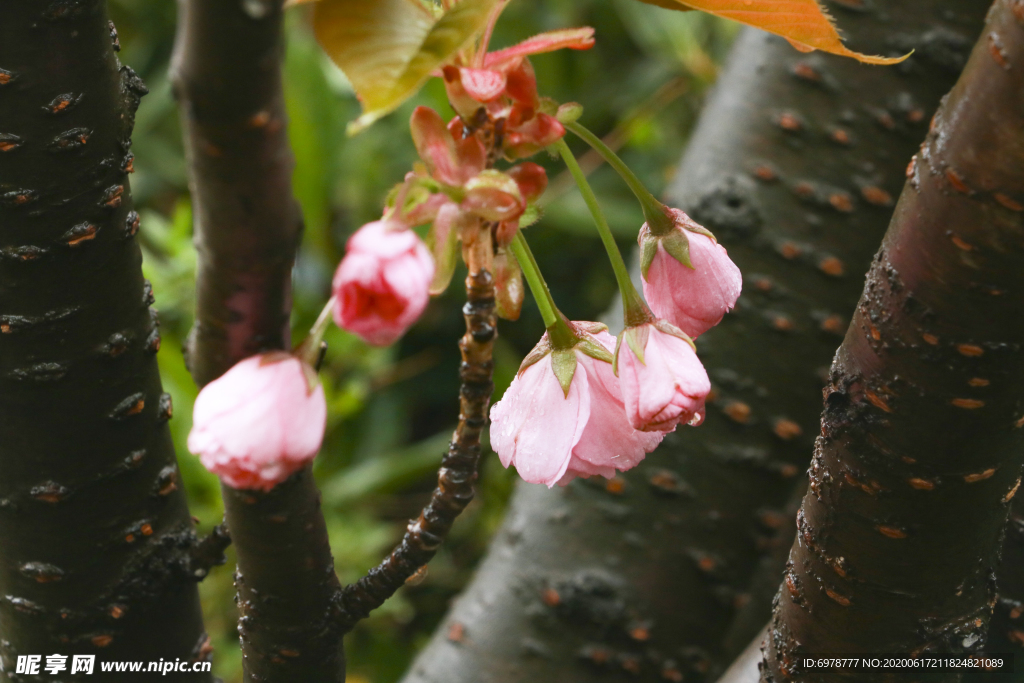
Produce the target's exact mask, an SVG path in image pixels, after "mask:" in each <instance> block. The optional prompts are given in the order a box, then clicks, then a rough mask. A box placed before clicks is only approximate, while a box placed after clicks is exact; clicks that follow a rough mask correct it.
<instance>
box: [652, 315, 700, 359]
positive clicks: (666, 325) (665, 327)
mask: <svg viewBox="0 0 1024 683" xmlns="http://www.w3.org/2000/svg"><path fill="white" fill-rule="evenodd" d="M654 326H655V327H656V328H658V331H659V332H664V333H665V334H669V335H672V336H673V337H679V338H680V339H682V340H683V341H684V342H686V343H687V344H689V345H690V348H692V349H693V350H694V351H696V350H697V345H696V344H694V343H693V339H691V338H690V335H688V334H686V333H685V332H683V331H682V330H681V329H679V328H678V327H676V326H675V325H673V324H672V323H670V322H669V321H667V320H658V321H657V322H655V323H654Z"/></svg>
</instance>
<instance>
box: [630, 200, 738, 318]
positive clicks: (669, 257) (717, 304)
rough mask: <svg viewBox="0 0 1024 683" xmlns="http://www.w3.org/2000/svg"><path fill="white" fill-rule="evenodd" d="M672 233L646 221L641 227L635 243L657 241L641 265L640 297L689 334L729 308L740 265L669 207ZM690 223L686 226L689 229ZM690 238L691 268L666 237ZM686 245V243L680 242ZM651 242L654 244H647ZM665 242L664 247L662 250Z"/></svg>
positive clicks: (734, 297) (736, 296)
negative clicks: (655, 229)
mask: <svg viewBox="0 0 1024 683" xmlns="http://www.w3.org/2000/svg"><path fill="white" fill-rule="evenodd" d="M669 211H670V212H671V215H672V218H673V219H674V222H675V227H674V230H675V231H676V234H671V233H670V234H669V235H667V236H659V235H653V234H651V232H650V228H649V227H648V225H647V223H644V225H643V227H642V228H641V229H640V237H639V242H640V244H641V245H644V243H645V242H647V241H649V240H657V245H656V249H657V251H655V252H654V254H653V259H651V260H650V261H649V263H646V264H645V271H646V272H645V273H644V277H643V279H642V281H643V288H644V297H645V298H646V299H647V303H648V304H649V305H650V307H651V310H652V311H654V314H655V315H657V316H658V317H659V318H664V319H665V320H668V321H669V322H670V323H672V324H673V325H675V326H676V327H678V328H679V329H681V330H682V331H683V332H685V333H686V334H688V335H690V337H697V336H698V335H701V334H703V333H704V332H707V331H708V330H709V329H711V328H712V327H714V326H715V325H717V324H718V323H720V322H721V321H722V318H723V316H725V314H726V312H728V311H730V310H732V308H733V306H735V305H736V300H737V299H738V298H739V296H740V291H741V289H742V287H743V277H742V275H741V274H740V269H739V268H737V267H736V264H735V263H733V262H732V260H731V259H730V258H729V254H728V253H727V252H726V250H725V247H723V246H722V245H721V244H718V243H717V242H716V241H715V240H714V239H713V238H711V237H708V236H707V235H706V234H703V232H696V231H694V230H693V228H696V229H698V230H701V231H703V228H701V227H700V226H699V225H697V224H696V223H694V222H693V221H692V220H691V219H690V217H689V216H687V215H686V214H685V213H683V212H682V211H680V210H679V209H669ZM688 228H689V229H688ZM680 238H682V239H683V240H686V241H688V242H689V248H688V251H689V260H690V263H691V264H692V265H693V268H690V267H689V266H687V265H686V264H684V263H682V262H680V260H679V259H678V258H676V256H675V255H673V254H672V253H670V249H671V247H672V245H671V244H669V241H670V240H677V242H678V241H680ZM684 244H685V243H684ZM651 246H652V247H654V245H651ZM666 247H669V249H667V248H666Z"/></svg>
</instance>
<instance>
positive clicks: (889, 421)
mask: <svg viewBox="0 0 1024 683" xmlns="http://www.w3.org/2000/svg"><path fill="white" fill-rule="evenodd" d="M983 36H984V37H983V38H982V40H980V41H979V43H978V45H977V46H976V47H975V49H974V52H973V54H972V56H971V59H970V61H969V62H968V64H967V67H966V68H965V70H964V73H963V76H962V77H961V79H960V81H959V82H958V83H957V85H956V87H955V88H954V89H953V91H952V93H950V95H949V97H948V98H947V99H946V100H945V102H944V104H943V107H942V109H940V111H939V113H938V114H937V116H936V118H935V121H934V123H933V125H932V128H931V132H930V133H929V136H928V139H927V141H926V142H925V144H924V146H923V147H922V149H921V152H920V154H919V155H918V157H917V159H916V162H915V163H914V164H912V165H911V167H910V168H909V169H908V181H907V185H906V188H905V189H904V192H903V195H902V197H901V199H900V203H899V205H898V206H897V208H896V213H895V216H894V218H893V222H892V225H891V227H890V230H889V232H888V233H887V235H886V239H885V241H884V243H883V245H882V248H881V250H880V251H879V253H878V255H877V256H876V257H875V261H874V263H873V265H872V268H871V271H870V272H869V274H868V279H867V284H866V286H865V289H864V295H863V297H862V298H861V302H860V304H859V305H858V308H857V312H856V314H855V316H854V319H853V321H852V323H851V325H850V328H849V331H848V332H847V335H846V339H845V340H844V342H843V345H842V346H841V347H840V349H839V351H838V353H837V354H836V358H835V361H834V363H833V366H832V371H831V378H830V384H829V386H828V387H827V388H826V390H825V410H824V413H823V416H822V420H821V425H822V427H821V436H820V437H819V438H818V440H817V444H816V447H815V455H814V459H813V461H812V464H811V468H810V485H809V491H808V494H807V496H806V497H805V498H804V503H803V508H802V510H801V512H800V514H799V515H798V518H797V529H798V531H797V534H798V540H797V542H796V543H794V545H793V549H792V552H791V555H790V563H789V565H788V566H787V572H786V576H785V579H784V581H783V583H782V587H781V588H780V592H779V597H778V599H777V601H776V608H775V613H774V616H773V618H772V622H771V627H772V632H771V634H770V636H769V638H768V640H767V644H766V653H765V667H764V668H763V669H762V680H764V681H816V682H818V681H840V680H864V678H865V672H863V671H853V670H843V669H828V670H818V669H813V670H812V669H806V668H803V667H802V664H801V663H802V657H803V655H805V654H809V653H871V652H875V653H918V652H954V653H956V652H977V651H980V650H981V649H982V647H983V645H984V642H985V637H986V633H987V627H988V621H989V618H990V616H991V613H992V607H993V604H994V603H995V599H996V596H995V569H996V567H997V566H998V559H999V549H1000V545H1001V543H1002V538H1003V532H1004V528H1005V525H1006V519H1007V513H1008V511H1009V507H1010V501H1011V500H1012V499H1013V497H1014V495H1015V494H1016V493H1017V489H1018V487H1019V485H1020V479H1021V464H1022V460H1024V393H1022V391H1021V389H1020V380H1021V377H1022V376H1024V352H1022V350H1021V347H1022V344H1024V297H1022V296H1021V294H1022V291H1024V164H1022V162H1021V159H1022V158H1024V128H1022V127H1021V122H1022V121H1024V71H1022V68H1024V3H1022V2H1020V0H998V1H997V2H996V3H995V6H994V7H993V10H992V12H991V13H990V15H989V21H988V24H987V26H986V27H985V31H984V34H983ZM887 674H888V678H887V679H886V680H891V681H912V680H920V679H921V678H922V675H921V672H920V671H919V670H915V669H913V668H906V669H899V670H892V671H888V672H887ZM960 677H961V672H960V671H959V670H946V671H942V672H940V673H938V674H936V675H935V676H934V677H933V678H929V679H928V680H942V681H958V680H960Z"/></svg>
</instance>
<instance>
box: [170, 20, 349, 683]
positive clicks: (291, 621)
mask: <svg viewBox="0 0 1024 683" xmlns="http://www.w3.org/2000/svg"><path fill="white" fill-rule="evenodd" d="M282 4H283V0H246V1H244V2H239V1H237V0H181V2H180V3H179V7H180V15H181V16H180V19H179V31H178V36H177V42H176V45H175V53H174V62H173V66H172V71H173V77H174V83H175V90H176V94H177V97H178V99H179V102H180V104H181V110H182V121H183V123H184V128H185V131H186V138H185V142H186V149H187V152H188V157H189V172H190V178H191V182H190V185H191V190H192V201H193V205H194V207H195V216H196V224H195V244H196V249H197V251H198V254H199V272H198V275H197V283H196V299H197V301H196V324H195V327H194V329H193V330H192V334H191V336H190V339H189V342H188V349H187V359H188V362H189V367H190V369H191V371H192V376H193V377H194V378H195V380H196V383H197V384H199V385H200V386H203V385H205V384H206V383H208V382H210V381H212V380H214V379H216V378H217V377H219V376H220V375H222V374H223V373H224V372H226V371H227V370H228V369H230V368H231V366H233V365H234V364H235V363H237V362H239V361H241V360H243V359H245V358H248V357H249V356H252V355H254V354H257V353H260V352H263V351H269V350H287V349H290V347H291V334H290V328H289V318H290V315H291V271H292V266H293V264H294V262H295V253H296V250H297V248H298V243H299V239H300V237H301V234H302V217H301V214H300V211H299V208H298V204H297V203H296V201H295V199H294V198H293V196H292V187H291V174H292V166H293V159H292V154H291V150H290V149H289V147H288V139H287V132H286V126H285V106H284V94H283V91H282V86H281V68H280V63H281V59H282V57H283V43H282V36H281V21H282ZM222 491H223V495H224V508H225V519H226V521H227V525H228V529H229V530H230V534H231V537H232V540H233V542H234V544H235V550H236V555H237V557H238V568H237V572H236V575H235V583H236V586H237V588H238V602H239V610H240V612H241V617H240V620H239V627H238V628H239V635H240V638H241V642H242V655H243V668H244V672H245V680H246V681H254V682H255V681H268V682H275V681H280V682H282V683H286V682H291V681H300V680H308V681H318V682H322V683H330V682H332V681H335V682H339V683H340V682H341V681H344V680H345V656H344V649H343V647H342V639H341V629H340V625H339V623H338V619H337V616H338V609H337V607H336V606H335V601H336V598H337V595H338V592H339V591H340V589H341V586H340V583H339V582H338V578H337V576H336V575H335V573H334V559H333V557H332V556H331V550H330V545H329V543H328V538H327V528H326V525H325V523H324V518H323V513H322V511H321V509H320V493H319V491H318V490H317V488H316V484H315V483H314V481H313V476H312V471H311V469H310V468H308V467H307V468H305V469H304V470H302V471H301V472H299V473H297V474H296V475H294V476H293V477H292V478H290V479H289V480H288V481H287V482H285V483H283V484H281V485H280V486H278V487H277V488H275V489H274V490H272V491H270V492H269V493H263V492H259V491H239V490H235V489H232V488H231V487H229V486H226V485H225V486H223V487H222Z"/></svg>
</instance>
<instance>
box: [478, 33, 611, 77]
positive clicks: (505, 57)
mask: <svg viewBox="0 0 1024 683" xmlns="http://www.w3.org/2000/svg"><path fill="white" fill-rule="evenodd" d="M593 46H594V29H592V28H590V27H589V26H584V27H582V28H567V29H562V30H560V31H548V32H546V33H539V34H537V35H535V36H533V37H532V38H527V39H526V40H524V41H523V42H521V43H518V44H516V45H513V46H512V47H507V48H505V49H504V50H497V51H495V52H489V53H488V54H487V56H486V57H485V58H484V66H485V67H487V68H489V69H501V68H504V67H506V66H508V64H510V63H512V62H514V61H515V60H516V59H518V58H520V57H525V56H527V55H537V54H541V53H543V52H554V51H555V50H561V49H563V48H569V49H571V50H589V49H590V48H592V47H593Z"/></svg>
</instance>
